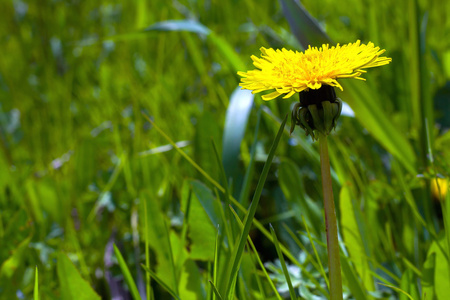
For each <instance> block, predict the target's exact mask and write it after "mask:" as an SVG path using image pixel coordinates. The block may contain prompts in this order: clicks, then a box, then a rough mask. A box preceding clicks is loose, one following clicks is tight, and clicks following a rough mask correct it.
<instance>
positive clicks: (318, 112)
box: [290, 85, 342, 140]
mask: <svg viewBox="0 0 450 300" xmlns="http://www.w3.org/2000/svg"><path fill="white" fill-rule="evenodd" d="M299 96H300V103H297V104H296V105H295V106H294V109H293V111H292V114H291V116H292V123H291V130H290V131H291V133H292V132H293V131H294V128H295V125H298V126H300V127H301V128H303V129H304V130H305V131H306V135H311V137H312V139H313V140H316V139H317V138H318V136H317V131H318V132H321V133H323V134H324V135H329V134H330V132H331V130H333V129H334V128H335V127H336V124H337V119H338V118H339V116H340V115H341V111H342V101H341V100H340V99H339V98H337V97H336V93H335V92H334V88H333V87H332V86H329V85H322V87H321V88H319V89H317V90H314V89H309V90H308V91H303V92H300V94H299Z"/></svg>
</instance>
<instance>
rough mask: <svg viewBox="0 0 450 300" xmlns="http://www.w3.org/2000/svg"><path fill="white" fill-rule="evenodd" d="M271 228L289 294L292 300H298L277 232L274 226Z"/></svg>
mask: <svg viewBox="0 0 450 300" xmlns="http://www.w3.org/2000/svg"><path fill="white" fill-rule="evenodd" d="M269 226H270V232H271V233H272V237H273V244H274V245H275V249H276V250H277V254H278V258H279V259H280V264H281V267H282V268H283V273H284V276H285V277H286V282H287V285H288V287H289V294H290V295H291V300H296V299H297V296H296V295H295V291H294V287H293V286H292V282H291V277H290V275H289V272H288V269H287V267H286V263H285V261H284V256H283V253H282V252H281V250H280V245H279V244H278V239H277V235H276V234H275V230H274V229H273V226H272V224H270V225H269Z"/></svg>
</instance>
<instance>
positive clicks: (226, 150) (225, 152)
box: [222, 88, 254, 180]
mask: <svg viewBox="0 0 450 300" xmlns="http://www.w3.org/2000/svg"><path fill="white" fill-rule="evenodd" d="M253 98H254V96H253V94H252V93H251V92H250V91H247V90H241V89H240V88H236V89H235V90H234V92H233V94H232V95H231V98H230V104H229V105H228V109H227V113H226V117H225V127H224V130H223V146H222V161H223V166H224V168H225V174H226V175H227V180H228V178H230V177H233V178H235V176H236V174H237V171H238V164H239V153H240V146H241V142H242V139H243V138H244V133H245V129H246V128H247V122H248V117H249V115H250V111H251V109H252V107H253Z"/></svg>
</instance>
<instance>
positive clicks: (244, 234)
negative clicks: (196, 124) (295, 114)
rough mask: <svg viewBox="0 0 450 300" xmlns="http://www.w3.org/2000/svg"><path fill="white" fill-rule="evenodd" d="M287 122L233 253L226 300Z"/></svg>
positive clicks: (260, 179)
mask: <svg viewBox="0 0 450 300" xmlns="http://www.w3.org/2000/svg"><path fill="white" fill-rule="evenodd" d="M286 121H287V115H286V116H285V117H284V120H283V122H282V123H281V126H280V129H279V130H278V133H277V136H276V137H275V140H274V142H273V144H272V147H271V149H270V151H269V155H268V157H267V161H266V163H265V164H264V168H263V170H262V172H261V175H260V177H259V181H258V185H257V186H256V190H255V194H254V195H253V200H252V203H251V204H250V208H249V210H248V213H247V215H246V216H245V220H244V229H243V231H242V233H241V237H240V239H239V242H238V245H237V247H235V249H234V251H233V255H232V258H231V261H230V266H231V269H230V271H229V272H227V274H228V276H227V277H228V278H226V280H227V283H226V284H225V285H224V286H225V293H224V295H225V298H226V299H229V298H230V296H231V291H232V289H233V288H232V285H233V281H235V279H236V278H237V274H238V271H239V264H240V260H241V257H242V253H243V251H244V246H245V243H246V241H247V236H248V233H249V232H250V228H251V225H252V222H253V218H254V216H255V213H256V209H257V207H258V203H259V199H260V197H261V193H262V190H263V187H264V183H265V181H266V178H267V175H268V173H269V170H270V165H271V164H272V160H273V157H274V156H275V151H276V149H277V147H278V143H279V142H280V139H281V136H282V134H283V131H284V126H285V125H286Z"/></svg>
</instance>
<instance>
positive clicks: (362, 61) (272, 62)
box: [238, 40, 392, 139]
mask: <svg viewBox="0 0 450 300" xmlns="http://www.w3.org/2000/svg"><path fill="white" fill-rule="evenodd" d="M384 52H385V50H380V48H379V47H375V46H374V44H373V43H370V42H369V43H368V44H367V45H365V44H361V42H360V41H359V40H358V41H357V42H356V43H350V44H346V45H343V46H340V45H339V44H338V45H337V46H333V47H331V48H330V47H329V45H328V44H327V45H325V44H323V45H322V47H320V48H317V47H314V48H312V47H311V46H310V47H309V48H308V49H307V50H306V51H305V52H298V51H295V52H294V51H292V50H286V49H284V48H283V49H282V50H274V49H272V48H270V49H266V48H264V47H262V48H261V53H262V54H261V57H260V58H259V57H256V56H254V55H252V60H253V64H254V65H255V67H257V68H258V69H259V70H252V71H248V72H238V74H239V75H240V76H242V78H241V83H240V84H239V85H240V86H241V87H242V89H247V90H252V93H259V92H264V91H272V92H271V93H269V94H267V95H263V96H262V98H263V100H266V101H267V100H272V99H274V98H276V97H278V96H281V95H283V98H289V97H291V96H292V95H294V94H295V93H300V102H299V103H297V104H296V105H295V107H294V110H293V111H292V126H291V133H292V131H293V130H294V127H295V125H299V126H300V127H301V128H303V129H304V130H305V131H306V134H307V135H308V134H310V135H311V136H312V138H313V139H316V135H315V132H316V131H319V132H321V133H323V134H325V135H328V134H329V133H330V131H331V130H332V129H333V128H335V126H336V122H337V119H338V117H339V116H340V114H341V109H342V102H341V100H340V99H338V98H336V93H335V92H334V87H338V88H339V89H341V90H342V86H341V85H340V84H339V82H338V81H337V80H338V79H341V78H355V79H361V80H365V79H364V78H361V77H360V76H361V74H362V73H365V72H366V71H365V70H364V69H367V68H373V67H379V66H383V65H387V64H388V63H390V62H391V61H392V59H391V58H388V57H384V56H380V55H381V54H383V53H384Z"/></svg>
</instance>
